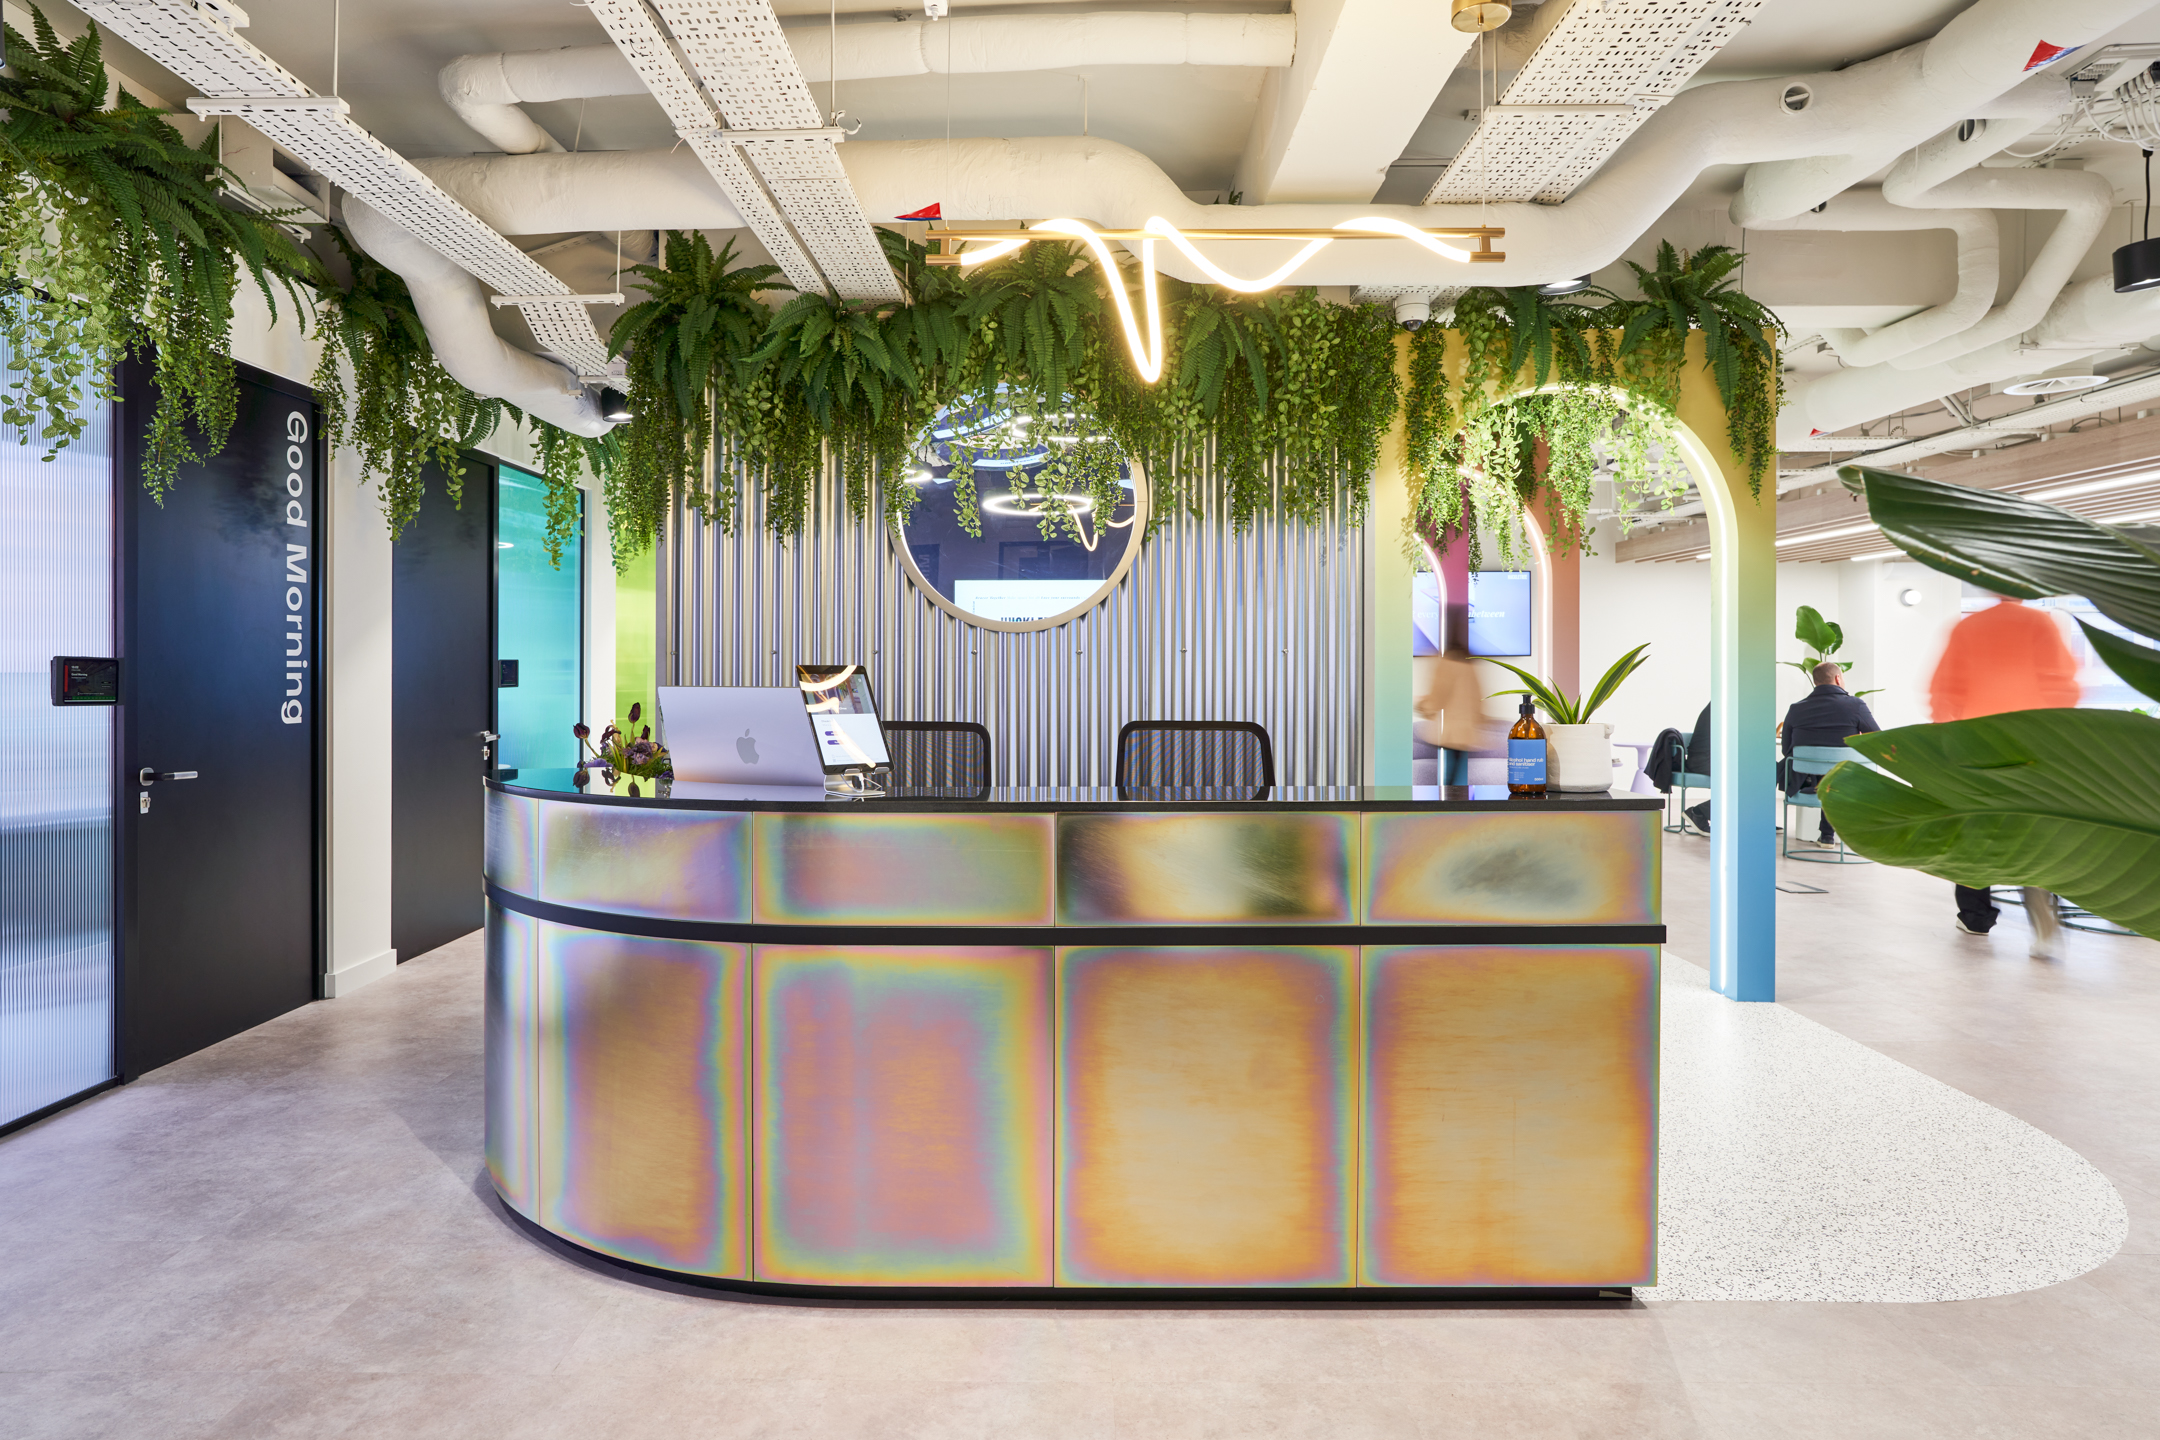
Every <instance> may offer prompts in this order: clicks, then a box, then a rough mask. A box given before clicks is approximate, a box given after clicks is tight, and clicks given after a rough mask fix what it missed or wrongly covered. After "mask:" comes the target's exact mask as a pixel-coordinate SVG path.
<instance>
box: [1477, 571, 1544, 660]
mask: <svg viewBox="0 0 2160 1440" xmlns="http://www.w3.org/2000/svg"><path fill="white" fill-rule="evenodd" d="M1530 620H1531V614H1530V572H1529V571H1528V570H1478V571H1474V572H1472V574H1471V576H1470V653H1471V654H1472V655H1505V656H1510V657H1512V656H1516V655H1528V654H1529V653H1530Z"/></svg>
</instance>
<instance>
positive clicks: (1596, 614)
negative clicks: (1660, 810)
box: [1582, 547, 1958, 740]
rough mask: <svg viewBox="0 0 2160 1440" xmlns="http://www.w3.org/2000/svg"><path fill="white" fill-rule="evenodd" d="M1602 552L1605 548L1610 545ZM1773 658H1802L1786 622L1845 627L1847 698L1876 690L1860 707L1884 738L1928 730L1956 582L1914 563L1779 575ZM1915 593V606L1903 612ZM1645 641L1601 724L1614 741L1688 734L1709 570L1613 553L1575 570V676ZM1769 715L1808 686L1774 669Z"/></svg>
mask: <svg viewBox="0 0 2160 1440" xmlns="http://www.w3.org/2000/svg"><path fill="white" fill-rule="evenodd" d="M1607 548H1608V550H1609V548H1610V547H1607ZM1777 587H1778V622H1777V635H1778V641H1777V649H1776V652H1775V655H1774V658H1775V659H1777V660H1798V659H1801V658H1803V652H1804V649H1805V647H1804V646H1802V645H1801V644H1800V642H1799V641H1798V640H1796V639H1794V638H1793V634H1792V630H1793V613H1794V611H1796V610H1797V609H1798V608H1799V607H1800V606H1802V605H1813V606H1814V607H1815V608H1816V609H1817V610H1819V611H1821V612H1822V615H1823V618H1824V619H1826V620H1834V621H1836V622H1837V623H1838V624H1840V625H1842V626H1843V627H1844V628H1845V647H1844V649H1843V651H1841V652H1840V655H1841V658H1844V659H1848V660H1850V661H1851V662H1852V664H1853V667H1854V669H1853V674H1852V676H1851V678H1850V680H1849V682H1848V683H1849V684H1850V685H1851V686H1852V688H1854V689H1862V690H1871V689H1877V688H1880V689H1881V690H1882V692H1883V693H1881V694H1879V695H1870V696H1869V697H1868V706H1869V708H1870V709H1872V710H1873V711H1874V712H1875V718H1876V719H1877V720H1879V721H1881V722H1882V725H1883V727H1884V728H1885V729H1888V728H1890V727H1892V726H1896V725H1916V724H1922V723H1925V722H1926V721H1927V719H1928V711H1927V682H1928V677H1929V676H1930V675H1932V674H1933V673H1934V670H1935V661H1936V659H1937V657H1939V656H1940V655H1941V654H1942V647H1943V640H1944V637H1945V636H1947V635H1948V633H1949V630H1950V627H1951V626H1952V625H1953V624H1955V623H1956V622H1957V618H1958V582H1957V581H1956V580H1954V579H1952V578H1951V577H1950V576H1947V575H1942V574H1938V573H1937V572H1935V571H1933V570H1930V569H1928V568H1927V567H1926V566H1924V565H1918V564H1914V563H1912V562H1911V561H1898V562H1884V561H1869V562H1867V563H1865V564H1854V563H1853V562H1851V561H1849V560H1845V561H1835V562H1829V563H1823V564H1806V565H1780V566H1778V576H1777ZM1905 590H1916V591H1918V592H1919V593H1920V597H1921V598H1920V603H1919V604H1918V605H1916V606H1907V605H1904V604H1901V603H1900V602H1899V600H1898V595H1899V593H1900V592H1901V591H1905ZM1645 640H1647V641H1649V642H1650V656H1649V661H1648V663H1647V664H1645V665H1644V666H1643V668H1642V669H1640V670H1638V671H1636V672H1635V675H1634V677H1633V678H1632V679H1630V680H1629V681H1628V682H1627V684H1626V685H1624V686H1622V687H1621V690H1620V693H1619V695H1618V696H1617V697H1616V698H1615V699H1614V700H1613V701H1612V702H1610V703H1609V704H1608V705H1607V706H1606V707H1605V708H1604V709H1603V710H1601V711H1599V712H1598V714H1599V716H1600V718H1603V719H1608V720H1611V721H1612V722H1613V734H1614V736H1615V737H1616V738H1622V739H1629V740H1636V739H1642V740H1647V739H1649V738H1650V737H1652V736H1654V735H1656V734H1657V732H1658V731H1660V730H1662V729H1664V728H1665V727H1666V726H1668V725H1669V726H1671V727H1673V728H1674V729H1677V730H1687V729H1689V728H1690V727H1692V726H1693V725H1694V723H1695V717H1696V716H1697V715H1698V714H1700V713H1701V711H1702V707H1703V706H1704V705H1705V704H1706V703H1708V701H1709V698H1710V567H1709V566H1708V565H1705V564H1702V563H1700V562H1696V561H1670V562H1665V563H1658V564H1620V563H1618V562H1616V561H1615V560H1614V559H1613V558H1612V556H1611V554H1610V553H1607V554H1603V555H1586V556H1584V557H1583V564H1582V668H1583V683H1584V684H1586V685H1587V684H1589V683H1591V682H1592V681H1594V680H1595V679H1596V678H1597V677H1598V676H1599V675H1601V674H1603V673H1604V670H1605V667H1606V666H1607V665H1610V664H1611V663H1612V662H1613V660H1614V659H1615V658H1617V657H1618V656H1619V655H1621V654H1622V653H1623V652H1625V651H1626V650H1628V649H1629V648H1630V647H1632V646H1635V645H1638V644H1641V643H1642V642H1643V641H1645ZM1777 677H1778V678H1777V707H1778V713H1779V715H1780V716H1782V715H1783V714H1784V711H1785V707H1786V706H1788V705H1790V704H1792V703H1793V701H1795V700H1798V699H1799V698H1801V697H1802V696H1803V695H1805V694H1807V693H1808V691H1809V689H1811V688H1812V686H1811V685H1810V683H1809V681H1808V679H1807V677H1806V676H1804V675H1802V674H1801V673H1800V672H1799V671H1797V670H1793V669H1790V668H1788V667H1786V666H1783V665H1780V666H1779V667H1778V671H1777Z"/></svg>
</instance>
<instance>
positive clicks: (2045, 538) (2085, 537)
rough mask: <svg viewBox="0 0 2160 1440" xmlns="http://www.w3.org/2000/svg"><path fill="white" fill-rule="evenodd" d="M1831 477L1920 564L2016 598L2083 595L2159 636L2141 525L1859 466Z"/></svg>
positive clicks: (2153, 563)
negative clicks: (1856, 494)
mask: <svg viewBox="0 0 2160 1440" xmlns="http://www.w3.org/2000/svg"><path fill="white" fill-rule="evenodd" d="M1838 474H1839V475H1841V476H1843V477H1844V479H1845V483H1846V484H1847V485H1849V486H1851V487H1852V488H1854V489H1856V490H1859V491H1861V492H1862V493H1864V494H1865V495H1866V496H1867V502H1868V516H1869V518H1870V519H1872V520H1873V521H1874V522H1875V523H1876V524H1877V525H1880V526H1881V527H1882V531H1883V534H1885V535H1887V536H1889V537H1890V540H1891V542H1892V543H1893V544H1895V545H1897V546H1898V547H1899V548H1900V549H1902V550H1904V551H1905V553H1906V554H1908V555H1910V556H1912V558H1913V559H1915V560H1918V561H1919V562H1920V563H1921V564H1923V565H1927V566H1931V567H1933V568H1934V569H1937V570H1940V571H1942V572H1943V573H1944V574H1945V575H1955V576H1957V577H1958V578H1959V579H1960V580H1970V581H1972V582H1974V583H1975V584H1978V585H1984V586H1986V587H1987V588H1988V589H1990V590H1993V591H1996V592H1997V593H1999V594H2003V595H2015V596H2017V597H2018V598H2019V599H2021V600H2037V599H2040V598H2041V597H2042V596H2046V595H2082V596H2084V597H2085V598H2086V599H2087V600H2090V601H2091V602H2092V603H2093V608H2094V609H2096V610H2098V611H2099V612H2100V613H2101V614H2103V615H2105V616H2107V617H2108V618H2109V619H2111V620H2114V621H2116V622H2118V623H2120V624H2122V625H2126V626H2128V627H2129V628H2130V629H2132V630H2135V631H2137V633H2138V634H2140V635H2151V636H2154V637H2156V638H2160V545H2156V544H2155V543H2154V541H2153V539H2152V537H2151V532H2150V528H2149V527H2144V526H2137V527H2130V526H2114V525H2102V524H2099V523H2098V522H2096V521H2092V520H2087V519H2085V518H2083V517H2082V516H2078V515H2073V514H2071V513H2070V512H2069V511H2067V510H2064V509H2062V508H2061V507H2059V506H2055V505H2043V504H2041V503H2040V502H2039V501H2037V500H2027V499H2024V498H2022V497H2020V496H2017V495H2005V494H2003V493H2002V492H2000V491H1996V490H1974V489H1971V488H1969V487H1967V486H1963V485H1945V484H1943V483H1942V482H1941V481H1939V480H1921V479H1918V478H1916V477H1914V476H1911V475H1897V474H1893V473H1891V472H1890V471H1888V470H1873V469H1870V468H1868V467H1867V466H1865V465H1847V466H1845V467H1843V468H1842V469H1840V470H1839V471H1838Z"/></svg>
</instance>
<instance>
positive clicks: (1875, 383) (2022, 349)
mask: <svg viewBox="0 0 2160 1440" xmlns="http://www.w3.org/2000/svg"><path fill="white" fill-rule="evenodd" d="M2156 330H2160V288H2155V289H2152V290H2140V291H2136V292H2134V293H2132V294H2128V295H2118V294H2116V293H2115V278H2114V276H2113V275H2096V276H2094V277H2093V278H2092V279H2090V280H2086V281H2083V282H2081V283H2079V284H2077V285H2073V286H2071V287H2070V288H2069V289H2068V290H2066V291H2064V292H2063V293H2062V295H2061V296H2060V297H2059V298H2057V300H2056V301H2055V303H2054V304H2053V305H2052V306H2050V307H2049V308H2048V312H2047V315H2046V316H2045V318H2043V319H2042V320H2041V322H2040V323H2039V324H2038V325H2036V326H2034V327H2033V328H2032V329H2031V330H2029V331H2026V332H2025V333H2023V334H2021V335H2013V336H2010V337H2008V338H2006V339H2002V340H1998V341H1996V342H1995V343H1994V344H1992V345H1989V346H1987V347H1985V348H1984V349H1979V350H1974V351H1972V352H1970V353H1968V354H1964V355H1959V356H1957V357H1956V358H1954V359H1951V360H1946V361H1943V362H1941V363H1939V364H1935V365H1930V366H1928V367H1927V368H1925V369H1919V370H1907V369H1900V368H1899V367H1897V366H1895V365H1863V366H1856V367H1854V368H1853V369H1850V370H1839V371H1835V372H1833V373H1831V374H1828V375H1820V376H1817V377H1815V378H1814V379H1813V380H1810V381H1807V382H1805V383H1804V384H1803V383H1794V384H1793V385H1792V387H1791V392H1790V398H1789V400H1788V402H1787V404H1786V407H1785V409H1784V411H1783V413H1781V414H1780V415H1779V416H1778V430H1779V433H1780V435H1781V436H1783V435H1785V434H1788V433H1790V434H1793V435H1795V436H1796V437H1797V436H1801V435H1805V434H1806V433H1807V432H1808V431H1809V430H1810V429H1814V430H1820V431H1825V432H1827V431H1833V430H1843V429H1845V428H1846V427H1847V426H1849V425H1858V424H1860V423H1862V422H1863V421H1867V420H1873V419H1876V418H1877V417H1879V416H1883V415H1894V414H1896V413H1897V412H1899V411H1900V410H1909V409H1911V408H1913V407H1914V406H1916V405H1925V404H1927V403H1928V402H1929V401H1931V400H1935V399H1937V398H1939V397H1941V396H1944V395H1949V394H1953V393H1955V392H1956V391H1959V390H1969V389H1971V388H1972V387H1974V386H1976V385H1991V384H1994V383H1995V382H1997V381H1999V380H2009V379H2013V378H2015V377H2017V376H2020V375H2032V374H2036V373H2038V372H2040V371H2042V370H2047V369H2051V368H2053V367H2055V366H2059V365H2065V364H2069V363H2070V362H2072V361H2075V360H2081V359H2084V358H2085V357H2087V356H2090V355H2096V354H2098V353H2100V352H2101V351H2104V350H2119V349H2122V348H2123V347H2125V346H2128V345H2134V344H2136V343H2137V342H2138V341H2139V340H2141V339H2143V338H2144V337H2145V336H2147V335H2150V334H2152V333H2154V332H2155V331H2156Z"/></svg>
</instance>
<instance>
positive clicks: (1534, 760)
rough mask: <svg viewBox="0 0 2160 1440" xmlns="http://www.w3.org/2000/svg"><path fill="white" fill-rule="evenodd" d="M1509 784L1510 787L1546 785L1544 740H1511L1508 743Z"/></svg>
mask: <svg viewBox="0 0 2160 1440" xmlns="http://www.w3.org/2000/svg"><path fill="white" fill-rule="evenodd" d="M1507 783H1508V784H1510V785H1543V784H1544V783H1545V742H1544V741H1543V740H1509V741H1508V742H1507Z"/></svg>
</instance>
